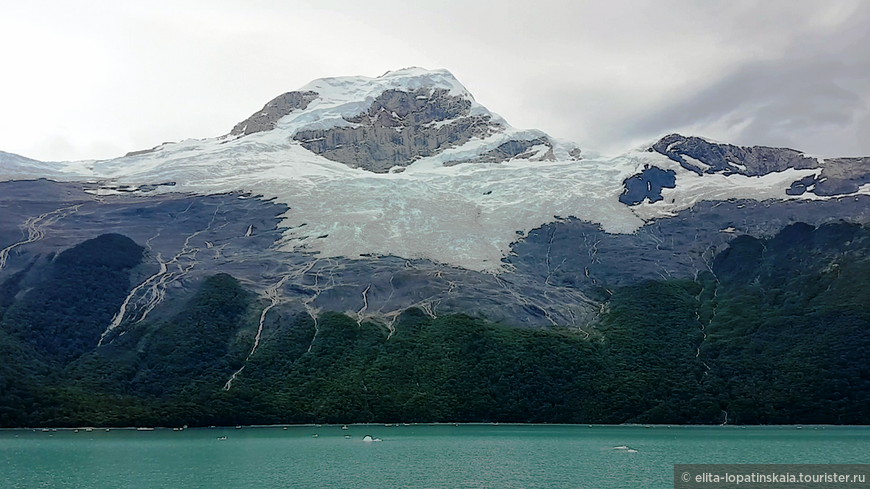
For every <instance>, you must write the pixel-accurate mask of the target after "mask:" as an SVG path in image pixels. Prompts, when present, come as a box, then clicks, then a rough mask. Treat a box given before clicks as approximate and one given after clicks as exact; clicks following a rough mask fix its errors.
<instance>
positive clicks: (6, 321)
mask: <svg viewBox="0 0 870 489" xmlns="http://www.w3.org/2000/svg"><path fill="white" fill-rule="evenodd" d="M143 251H144V249H143V248H142V247H141V246H139V245H137V244H136V243H134V242H133V241H132V240H131V239H130V238H127V237H126V236H121V235H119V234H104V235H102V236H99V237H97V238H94V239H91V240H88V241H85V242H84V243H81V244H79V245H77V246H74V247H72V248H70V249H68V250H66V251H64V252H63V253H61V254H59V255H57V256H56V257H55V258H54V260H53V261H52V263H51V273H50V275H49V277H47V278H45V279H44V280H42V281H41V282H40V283H38V284H37V285H36V286H35V287H34V288H33V289H31V290H30V291H29V292H27V294H26V295H24V297H23V298H22V299H21V300H18V301H15V302H14V303H12V304H10V305H9V306H7V307H5V308H4V309H3V311H2V312H3V320H2V327H3V329H4V330H5V331H7V332H8V333H10V334H12V335H14V336H16V337H18V338H20V339H21V340H22V341H23V342H24V343H26V344H28V345H29V346H31V347H33V348H35V349H36V350H37V351H39V352H40V353H43V354H45V355H49V356H53V357H56V358H57V359H59V360H61V361H63V362H67V361H70V360H73V359H75V358H77V357H79V356H80V355H81V354H82V353H84V352H86V351H88V350H90V349H92V348H93V347H95V346H96V344H97V341H98V340H99V338H100V334H101V333H102V332H103V331H104V330H105V329H106V325H108V324H109V323H110V322H111V320H112V316H113V315H114V314H115V313H116V312H117V310H118V306H119V305H120V304H121V302H122V301H123V300H124V298H125V297H126V295H127V292H128V291H129V289H130V270H131V269H132V268H133V267H135V266H136V265H138V264H139V263H141V261H142V253H143ZM20 280H21V277H19V276H18V275H17V274H16V275H14V276H12V277H11V278H10V279H9V280H7V281H6V282H5V283H4V284H3V286H2V287H0V304H5V303H6V302H7V300H8V297H9V296H10V295H12V294H14V293H17V288H18V285H19V282H20ZM4 292H5V293H4ZM4 296H5V297H4ZM0 307H2V305H0Z"/></svg>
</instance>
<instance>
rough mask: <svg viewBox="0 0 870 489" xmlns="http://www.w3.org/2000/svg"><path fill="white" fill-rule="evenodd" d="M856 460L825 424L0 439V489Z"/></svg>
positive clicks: (587, 482) (561, 474)
mask: <svg viewBox="0 0 870 489" xmlns="http://www.w3.org/2000/svg"><path fill="white" fill-rule="evenodd" d="M314 434H317V435H318V436H317V437H316V438H315V437H313V436H312V435H314ZM346 435H350V436H351V438H349V439H348V438H345V436H346ZM364 435H371V436H373V437H375V438H381V439H382V440H383V441H381V442H372V443H367V442H363V441H362V437H363V436H364ZM224 436H226V440H221V439H220V438H222V437H224ZM622 446H625V447H628V448H629V449H631V450H628V449H615V448H614V447H622ZM633 450H636V451H633ZM868 454H870V428H868V427H832V426H826V427H822V426H819V427H813V426H804V427H803V428H802V429H796V428H795V427H747V428H738V427H677V426H674V427H671V428H667V427H664V426H654V427H651V428H644V427H636V426H594V427H591V428H590V427H589V426H585V425H584V426H554V425H548V426H535V425H520V426H507V425H499V426H494V425H459V426H453V425H437V426H422V425H421V426H416V425H412V426H404V425H402V426H393V427H386V426H372V425H368V426H358V425H357V426H353V425H352V426H350V428H349V429H348V430H342V429H341V428H340V427H338V426H322V427H314V426H304V427H300V426H293V427H288V428H287V429H286V430H285V429H283V428H282V427H268V428H244V429H232V428H212V429H195V430H193V429H189V430H184V431H180V432H175V431H172V430H155V431H134V430H118V429H113V430H112V431H111V432H105V430H96V429H95V430H94V431H93V432H90V433H88V432H85V431H84V430H81V431H80V432H79V433H74V432H72V431H57V432H49V433H43V432H42V431H41V430H40V431H35V432H34V431H31V430H3V431H0V487H2V488H6V489H8V488H36V487H39V488H140V487H141V488H151V487H166V488H243V487H244V488H273V487H288V488H289V487H292V488H306V487H317V488H323V487H335V488H343V487H348V488H367V487H372V488H375V487H377V488H381V487H421V488H481V487H492V488H513V487H516V488H560V487H566V488H568V487H570V488H586V487H588V488H626V487H631V488H646V487H650V488H668V487H673V465H674V464H676V463H684V464H688V463H783V464H785V463H789V464H794V463H815V464H821V463H841V464H844V463H868V462H870V455H868Z"/></svg>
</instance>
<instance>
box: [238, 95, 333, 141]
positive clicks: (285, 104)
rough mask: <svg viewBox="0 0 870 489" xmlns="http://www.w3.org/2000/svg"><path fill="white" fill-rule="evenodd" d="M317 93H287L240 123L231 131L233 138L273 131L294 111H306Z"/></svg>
mask: <svg viewBox="0 0 870 489" xmlns="http://www.w3.org/2000/svg"><path fill="white" fill-rule="evenodd" d="M316 98H317V92H311V91H307V92H287V93H285V94H282V95H279V96H277V97H275V98H274V99H272V100H271V101H269V103H267V104H266V105H264V106H263V109H262V110H259V111H257V112H255V113H253V114H252V115H251V117H248V118H247V119H245V120H243V121H242V122H239V123H238V124H236V125H235V126H234V127H233V130H232V131H230V135H232V136H247V135H249V134H254V133H258V132H263V131H271V130H272V129H274V128H275V123H277V122H278V121H279V120H280V119H281V118H282V117H284V116H285V115H288V114H290V113H291V112H293V111H294V110H305V108H306V107H308V104H310V103H311V102H312V101H313V100H314V99H316Z"/></svg>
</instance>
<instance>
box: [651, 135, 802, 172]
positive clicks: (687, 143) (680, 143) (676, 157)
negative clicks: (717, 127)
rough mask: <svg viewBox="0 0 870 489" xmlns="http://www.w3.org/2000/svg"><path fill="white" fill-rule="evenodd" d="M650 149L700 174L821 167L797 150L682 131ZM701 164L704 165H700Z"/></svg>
mask: <svg viewBox="0 0 870 489" xmlns="http://www.w3.org/2000/svg"><path fill="white" fill-rule="evenodd" d="M649 151H651V152H652V151H655V152H658V153H661V154H663V155H665V156H667V157H668V158H670V159H671V160H673V161H676V162H677V163H679V164H680V165H681V166H682V167H683V168H685V169H687V170H689V171H693V172H695V173H697V174H698V175H703V174H704V173H718V172H723V173H726V174H730V173H739V174H741V175H746V176H759V175H767V174H768V173H771V172H775V171H783V170H785V169H787V168H794V169H797V170H803V169H812V168H818V167H819V161H818V160H816V159H815V158H811V157H808V156H805V155H804V154H803V153H801V152H800V151H797V150H794V149H788V148H770V147H767V146H752V147H741V146H734V145H732V144H720V143H713V142H710V141H707V140H706V139H702V138H699V137H694V136H690V137H686V136H681V135H679V134H670V135H667V136H665V137H663V138H661V139H660V140H659V141H658V142H656V143H655V144H653V146H652V147H651V148H649ZM685 157H689V158H691V159H692V160H696V161H692V160H688V159H686V158H685ZM698 163H700V165H699V164H698ZM701 165H703V166H704V168H701Z"/></svg>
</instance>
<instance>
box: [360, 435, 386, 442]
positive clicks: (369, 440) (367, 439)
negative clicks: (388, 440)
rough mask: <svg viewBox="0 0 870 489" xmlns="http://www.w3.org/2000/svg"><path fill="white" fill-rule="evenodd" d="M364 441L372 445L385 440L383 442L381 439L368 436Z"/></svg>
mask: <svg viewBox="0 0 870 489" xmlns="http://www.w3.org/2000/svg"><path fill="white" fill-rule="evenodd" d="M362 441H364V442H366V443H371V442H373V441H383V440H381V439H380V438H372V436H371V435H366V436H364V437H363V439H362Z"/></svg>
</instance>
